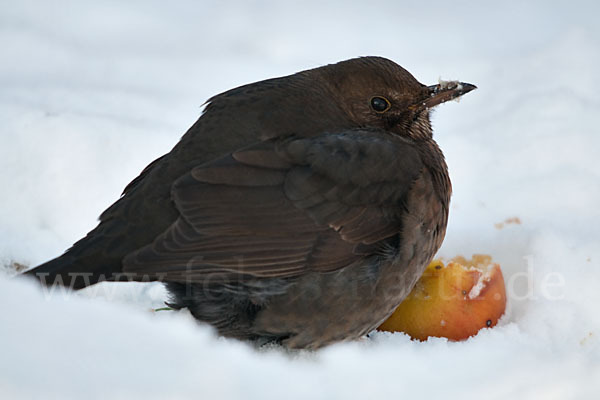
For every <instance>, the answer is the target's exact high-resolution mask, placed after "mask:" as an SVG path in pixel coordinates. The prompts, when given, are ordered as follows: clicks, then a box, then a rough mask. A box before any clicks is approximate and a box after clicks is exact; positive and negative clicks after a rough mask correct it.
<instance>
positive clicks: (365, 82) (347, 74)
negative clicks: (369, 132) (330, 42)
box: [309, 57, 476, 140]
mask: <svg viewBox="0 0 600 400" xmlns="http://www.w3.org/2000/svg"><path fill="white" fill-rule="evenodd" d="M309 72H310V73H314V74H317V75H318V76H319V77H320V78H321V79H322V80H323V81H324V82H325V85H326V87H327V88H328V89H329V92H330V94H331V96H332V97H333V100H334V101H335V102H336V103H337V104H338V106H339V107H340V108H341V109H342V110H343V111H344V112H345V113H346V114H347V116H348V117H349V118H350V119H351V120H352V121H353V123H354V124H356V125H357V126H359V127H361V128H376V129H384V130H387V131H390V132H393V133H395V134H398V135H400V136H403V137H409V138H410V139H412V140H427V139H431V137H432V131H431V124H430V121H429V111H430V110H431V109H432V108H433V107H435V106H436V105H438V104H441V103H444V102H446V101H448V100H452V99H456V98H458V97H460V96H462V95H463V94H465V93H468V92H470V91H471V90H473V89H475V88H476V86H474V85H471V84H469V83H462V82H456V81H451V82H440V83H439V84H437V85H432V86H425V85H423V84H421V83H419V82H418V81H417V80H416V79H415V78H414V77H413V76H412V75H411V74H410V73H409V72H408V71H406V70H405V69H404V68H402V67H401V66H399V65H398V64H396V63H394V62H393V61H390V60H388V59H386V58H382V57H361V58H355V59H351V60H347V61H342V62H339V63H337V64H332V65H327V66H325V67H321V68H317V69H315V70H312V71H309Z"/></svg>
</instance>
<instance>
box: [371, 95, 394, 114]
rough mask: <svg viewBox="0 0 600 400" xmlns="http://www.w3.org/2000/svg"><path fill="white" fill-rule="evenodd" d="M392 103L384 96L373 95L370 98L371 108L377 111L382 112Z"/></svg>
mask: <svg viewBox="0 0 600 400" xmlns="http://www.w3.org/2000/svg"><path fill="white" fill-rule="evenodd" d="M391 106H392V105H391V104H390V101H389V100H388V99H386V98H385V97H380V96H375V97H373V98H372V99H371V108H372V109H373V110H375V112H378V113H384V112H386V111H387V110H389V109H390V107H391Z"/></svg>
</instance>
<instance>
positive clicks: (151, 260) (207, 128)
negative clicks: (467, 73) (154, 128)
mask: <svg viewBox="0 0 600 400" xmlns="http://www.w3.org/2000/svg"><path fill="white" fill-rule="evenodd" d="M473 89H475V86H474V85H471V84H467V83H460V82H441V83H440V84H437V85H433V86H425V85H422V84H421V83H419V82H418V81H417V80H416V79H415V78H414V77H413V76H412V75H411V74H410V73H409V72H407V71H406V70H405V69H403V68H402V67H400V66H399V65H397V64H396V63H394V62H392V61H390V60H388V59H385V58H381V57H361V58H356V59H351V60H347V61H342V62H339V63H337V64H332V65H326V66H323V67H320V68H315V69H311V70H307V71H302V72H299V73H296V74H294V75H290V76H286V77H281V78H275V79H269V80H265V81H261V82H257V83H253V84H249V85H245V86H241V87H238V88H235V89H232V90H229V91H227V92H225V93H222V94H219V95H216V96H214V97H212V98H211V99H209V100H208V101H207V104H206V107H205V109H204V111H203V113H202V115H201V117H200V118H199V119H198V120H197V121H196V123H194V125H193V126H192V127H191V128H190V129H189V130H188V131H187V133H186V134H185V135H184V136H183V137H182V138H181V140H180V141H179V142H178V143H177V144H176V145H175V147H174V148H173V149H172V150H171V151H170V152H169V153H167V154H165V155H163V156H162V157H160V158H158V159H157V160H155V161H153V162H152V163H150V165H148V166H147V167H146V168H145V169H144V170H143V171H142V172H141V174H140V175H139V176H138V177H137V178H135V179H134V180H133V181H132V182H131V183H129V185H127V187H126V188H125V190H124V192H123V194H122V196H121V198H120V199H119V200H117V201H116V202H115V203H114V204H113V205H111V206H110V207H109V208H108V209H107V210H106V211H104V212H103V213H102V215H101V216H100V222H99V224H98V226H97V227H96V228H95V229H94V230H92V231H91V232H89V233H88V234H87V236H86V237H84V238H83V239H81V240H79V241H78V242H76V243H75V244H74V245H73V246H72V247H71V248H70V249H68V250H67V251H66V252H65V253H64V254H63V255H61V256H60V257H57V258H55V259H53V260H51V261H48V262H46V263H44V264H42V265H40V266H38V267H37V268H34V269H33V270H30V271H28V272H27V273H26V274H28V275H31V276H35V277H36V279H38V280H40V281H41V282H42V283H43V284H45V285H54V284H59V285H64V286H67V287H70V288H72V289H80V288H83V287H86V286H89V285H93V284H95V283H97V282H100V281H128V280H129V281H142V282H144V281H162V282H164V283H165V284H166V287H167V289H168V291H169V292H170V296H171V301H170V303H169V304H170V305H171V306H172V307H174V308H178V309H180V308H188V309H189V310H190V312H191V313H192V314H193V315H194V316H195V317H196V318H197V319H198V320H200V321H205V322H207V323H209V324H211V325H213V326H214V327H216V329H217V330H218V332H219V333H220V334H221V335H224V336H227V337H234V338H239V339H247V340H255V341H258V342H262V341H276V342H280V343H282V344H283V345H285V346H288V347H290V348H313V349H314V348H319V347H321V346H324V345H327V344H330V343H333V342H336V341H342V340H349V339H355V338H358V337H361V336H363V335H364V334H366V333H368V332H369V331H371V330H372V329H374V328H375V327H377V326H378V325H379V324H381V323H382V322H383V321H384V320H385V319H386V318H387V317H388V316H389V315H390V314H391V313H392V312H393V311H394V309H395V308H396V307H397V306H398V304H400V302H401V301H402V300H403V299H404V297H405V296H406V295H407V294H408V293H409V292H410V290H411V289H412V287H413V286H414V284H415V282H416V281H417V279H418V278H419V276H420V275H421V274H422V272H423V270H424V268H425V267H426V265H427V264H428V263H429V262H430V260H431V259H432V257H433V256H434V254H435V253H436V251H437V250H438V248H439V247H440V245H441V243H442V240H443V238H444V234H445V231H446V224H447V220H448V206H449V202H450V194H451V184H450V179H449V177H448V172H447V167H446V163H445V161H444V156H443V154H442V152H441V150H440V148H439V147H438V145H437V144H436V142H435V141H434V140H433V138H432V129H431V124H430V120H429V113H430V110H431V108H432V107H434V106H436V105H438V104H440V103H443V102H445V101H447V100H451V99H454V98H457V97H459V96H461V95H463V94H465V93H467V92H469V91H471V90H473Z"/></svg>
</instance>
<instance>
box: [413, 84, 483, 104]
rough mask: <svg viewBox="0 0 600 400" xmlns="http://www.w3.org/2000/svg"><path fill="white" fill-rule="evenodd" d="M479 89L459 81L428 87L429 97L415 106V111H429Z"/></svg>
mask: <svg viewBox="0 0 600 400" xmlns="http://www.w3.org/2000/svg"><path fill="white" fill-rule="evenodd" d="M474 89H477V86H475V85H471V84H470V83H464V82H458V81H441V82H440V83H438V84H437V85H431V86H427V87H426V90H427V97H426V98H425V100H422V101H420V102H419V103H417V104H415V105H414V106H413V108H415V109H429V108H432V107H435V106H437V105H438V104H442V103H445V102H447V101H449V100H454V99H457V98H459V97H460V96H462V95H463V94H466V93H469V92H470V91H471V90H474Z"/></svg>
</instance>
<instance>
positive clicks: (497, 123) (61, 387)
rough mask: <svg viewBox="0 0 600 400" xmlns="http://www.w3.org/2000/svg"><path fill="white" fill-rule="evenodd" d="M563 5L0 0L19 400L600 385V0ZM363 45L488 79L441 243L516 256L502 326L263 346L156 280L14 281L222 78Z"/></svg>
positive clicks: (1, 340)
mask: <svg viewBox="0 0 600 400" xmlns="http://www.w3.org/2000/svg"><path fill="white" fill-rule="evenodd" d="M484 3H485V4H484ZM561 4H562V5H558V2H547V1H519V2H500V3H498V2H496V3H493V4H491V3H487V2H465V1H459V2H443V1H427V2H411V3H408V2H406V3H404V2H399V1H383V0H380V1H378V2H370V3H368V2H356V3H354V2H347V1H341V0H339V1H333V2H329V3H327V4H323V3H322V2H320V1H318V2H317V1H309V2H303V3H288V2H283V1H280V2H272V3H270V2H264V1H241V0H240V1H236V2H217V1H214V2H213V1H205V2H195V1H191V0H186V1H177V2H165V1H160V0H152V1H130V2H121V1H100V0H96V1H66V0H65V1H38V2H32V1H18V2H11V1H0V10H1V11H0V48H1V49H2V53H1V56H0V57H1V62H0V88H1V90H0V121H1V124H0V187H1V188H2V192H1V193H2V196H1V202H2V203H1V205H2V206H1V207H0V261H1V262H2V264H3V265H5V267H4V272H3V273H1V274H0V302H1V303H2V304H3V310H2V312H0V346H2V347H1V351H0V398H2V399H13V398H17V399H18V398H44V399H50V398H73V399H81V398H107V397H110V398H128V399H129V398H150V399H151V398H188V397H192V396H193V397H196V398H222V399H228V398H245V399H254V398H257V399H258V398H261V399H262V398H292V399H293V398H298V399H306V398H316V399H319V398H323V399H331V398H379V399H383V398H436V399H439V398H460V399H474V398H501V399H504V398H531V399H538V398H543V399H582V398H589V399H597V398H600V346H599V340H598V336H599V335H600V329H599V328H600V313H599V312H598V306H600V290H598V285H599V284H600V269H599V268H598V267H600V246H599V243H600V240H599V239H600V207H599V206H598V205H599V204H600V185H599V184H598V183H599V180H600V164H599V163H598V154H600V153H599V149H600V132H599V130H600V129H599V128H598V111H599V110H600V95H599V92H598V71H599V70H600V25H599V24H598V23H597V16H598V15H599V14H600V6H598V4H599V3H597V2H596V1H589V2H579V1H571V2H564V3H561ZM359 55H382V56H385V57H388V58H390V59H393V60H395V61H397V62H398V63H400V64H401V65H403V66H404V67H406V68H407V69H408V70H409V71H411V72H412V73H413V74H414V75H415V76H416V77H417V79H419V80H420V81H421V82H423V83H426V84H431V83H435V82H437V81H438V79H439V78H443V79H447V80H452V79H460V80H461V81H465V82H470V83H474V84H476V85H477V86H478V87H479V89H478V90H477V91H474V92H472V93H469V94H468V95H466V96H465V98H464V99H462V101H461V103H460V104H457V103H455V102H450V103H447V104H444V105H442V106H440V107H439V109H438V110H437V111H436V113H435V115H434V116H433V124H434V128H435V136H436V138H437V140H438V142H439V143H440V145H441V147H442V149H443V150H444V152H445V154H446V157H447V161H448V164H449V168H450V173H451V176H452V180H453V184H454V196H453V199H452V210H451V215H450V222H449V228H448V232H447V237H446V241H445V243H444V245H443V248H442V249H441V251H440V254H441V255H442V256H445V257H448V258H451V257H453V256H455V255H457V254H464V255H466V256H470V255H471V254H472V253H487V254H491V255H492V256H493V259H494V261H495V262H498V263H500V265H501V266H502V269H503V271H504V275H505V279H506V282H507V288H508V296H509V306H510V308H509V312H508V313H507V315H506V316H505V317H504V319H503V320H502V321H501V323H500V324H499V326H497V327H495V328H493V329H485V330H483V331H481V332H480V333H479V334H478V335H477V336H476V337H473V338H471V339H469V340H467V341H464V342H459V343H453V342H447V341H446V340H443V339H430V340H428V341H427V342H423V343H420V342H414V341H411V340H410V339H409V338H408V337H407V336H405V335H403V334H387V333H375V334H373V335H371V337H370V338H368V339H365V340H362V341H359V342H353V343H343V344H339V345H334V346H331V347H329V348H326V349H323V350H321V351H318V352H316V353H307V352H300V353H288V352H286V351H284V350H282V349H281V348H277V347H275V348H267V349H260V350H256V349H254V348H252V347H250V346H249V345H247V344H244V343H240V342H236V341H232V340H226V339H222V338H217V337H216V336H215V335H214V332H213V331H212V330H211V329H210V328H209V327H206V326H203V325H198V324H196V323H195V322H194V321H193V320H192V318H191V317H190V316H189V315H187V314H185V313H174V312H157V313H152V312H150V311H149V310H150V308H152V307H160V306H161V304H162V301H163V300H164V296H165V293H164V291H163V290H162V288H161V287H160V286H158V285H155V284H150V285H143V284H112V285H111V284H102V285H98V286H96V287H93V288H90V289H88V290H87V292H85V291H84V292H82V293H81V294H78V295H72V294H68V293H63V292H54V293H52V294H50V293H46V292H43V291H42V290H41V289H40V288H39V287H37V286H36V285H34V284H33V283H31V282H27V281H23V280H22V279H14V278H13V279H11V278H9V275H11V272H10V268H9V267H8V266H9V265H10V264H11V263H12V262H19V263H22V264H26V265H35V264H37V263H40V262H42V261H44V260H47V259H49V258H52V257H54V256H56V255H58V254H60V253H61V252H62V251H64V250H65V249H66V248H67V247H69V246H70V245H71V244H72V243H73V242H74V241H75V240H77V239H78V238H80V237H81V236H83V235H84V234H85V233H86V232H87V231H88V230H90V229H91V228H92V227H93V226H94V225H95V221H96V218H97V216H98V215H99V214H100V212H101V211H102V210H104V209H105V208H106V207H107V206H108V205H110V204H111V203H112V202H113V201H114V200H115V199H116V198H118V196H119V194H120V192H121V190H122V189H123V187H124V186H125V185H126V184H127V183H128V182H129V181H130V180H131V179H132V178H133V177H135V176H136V175H137V174H138V173H139V171H140V170H141V169H142V168H143V167H144V166H145V165H146V164H148V163H149V162H150V161H152V160H153V159H154V158H156V157H157V156H159V155H161V154H163V153H164V152H166V151H168V150H169V149H170V148H171V147H172V146H173V145H174V144H175V143H176V142H177V140H178V138H179V137H180V136H181V135H182V134H183V133H184V132H185V130H186V129H187V128H188V127H189V126H190V125H191V124H192V123H193V122H194V121H195V119H196V118H197V117H198V116H199V114H200V112H201V104H202V103H203V102H204V101H205V100H206V99H207V98H209V97H210V96H212V95H214V94H216V93H219V92H221V91H224V90H226V89H229V88H232V87H235V86H237V85H240V84H244V83H248V82H252V81H257V80H261V79H265V78H269V77H273V76H280V75H286V74H289V73H292V72H295V71H299V70H303V69H306V68H310V67H315V66H319V65H323V64H326V63H331V62H335V61H339V60H342V59H347V58H351V57H355V56H359ZM513 217H518V218H519V219H520V220H521V221H522V224H520V225H519V224H505V225H503V227H502V229H498V228H496V227H495V224H500V223H502V222H503V221H505V220H507V219H508V218H513ZM498 226H501V225H498Z"/></svg>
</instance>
